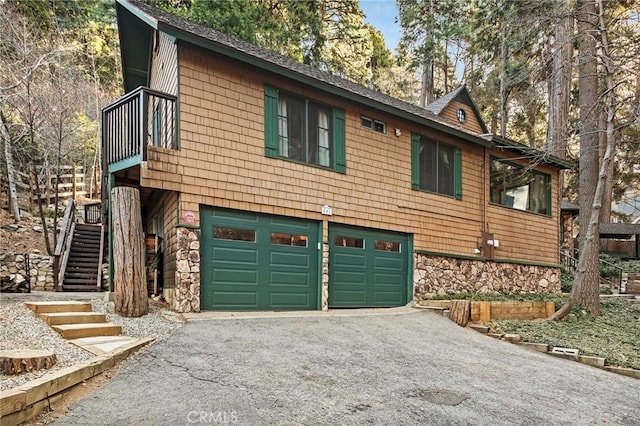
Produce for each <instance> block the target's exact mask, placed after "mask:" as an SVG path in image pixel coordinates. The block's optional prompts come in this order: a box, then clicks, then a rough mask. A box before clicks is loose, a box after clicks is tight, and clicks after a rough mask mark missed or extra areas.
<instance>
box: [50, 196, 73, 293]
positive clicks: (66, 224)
mask: <svg viewBox="0 0 640 426" xmlns="http://www.w3.org/2000/svg"><path fill="white" fill-rule="evenodd" d="M75 217H76V203H75V202H74V201H73V200H67V207H66V209H65V211H64V216H63V218H62V223H61V224H60V234H59V235H58V240H57V242H56V249H55V251H54V252H53V280H54V285H55V288H56V291H62V279H63V277H64V272H65V269H66V268H67V261H68V260H69V252H70V251H71V240H72V237H73V232H74V231H75V227H76V221H75Z"/></svg>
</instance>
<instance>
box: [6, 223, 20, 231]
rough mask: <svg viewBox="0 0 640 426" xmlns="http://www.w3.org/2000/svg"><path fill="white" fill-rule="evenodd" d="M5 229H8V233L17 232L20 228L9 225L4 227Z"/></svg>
mask: <svg viewBox="0 0 640 426" xmlns="http://www.w3.org/2000/svg"><path fill="white" fill-rule="evenodd" d="M4 227H5V228H6V229H8V230H9V231H17V230H18V229H19V228H20V227H19V226H18V225H16V224H13V223H10V224H8V225H5V226H4Z"/></svg>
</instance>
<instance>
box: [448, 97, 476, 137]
mask: <svg viewBox="0 0 640 426" xmlns="http://www.w3.org/2000/svg"><path fill="white" fill-rule="evenodd" d="M460 108H462V109H463V110H464V112H465V113H466V114H467V115H466V117H467V119H466V121H465V122H464V123H463V124H461V123H460V122H459V121H458V116H457V113H458V110H459V109H460ZM439 115H440V117H442V118H444V119H445V120H447V121H450V122H451V123H452V124H453V125H455V126H461V127H464V128H465V129H467V130H470V131H472V132H475V133H478V134H482V133H483V131H482V126H480V123H479V122H478V119H477V118H476V116H475V114H474V113H473V110H472V109H471V107H470V106H469V105H467V104H464V103H462V102H458V101H452V102H450V103H449V105H447V106H446V107H445V108H444V109H443V110H442V111H441V112H440V114H439Z"/></svg>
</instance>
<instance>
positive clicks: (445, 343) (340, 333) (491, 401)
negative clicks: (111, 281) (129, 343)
mask: <svg viewBox="0 0 640 426" xmlns="http://www.w3.org/2000/svg"><path fill="white" fill-rule="evenodd" d="M639 395H640V380H636V379H632V378H628V377H624V376H619V375H616V374H612V373H608V372H605V371H602V370H599V369H596V368H592V367H588V366H585V365H582V364H578V363H575V362H572V361H567V360H563V359H559V358H554V357H551V356H549V355H544V354H540V353H537V352H534V351H530V350H527V349H524V348H521V347H518V346H515V345H512V344H508V343H504V342H500V341H497V340H494V339H491V338H489V337H486V336H482V335H480V334H478V333H476V332H474V331H470V330H467V329H463V328H460V327H458V326H457V325H455V324H454V323H453V322H450V321H448V320H446V319H444V318H442V317H440V316H437V315H435V314H430V313H426V312H415V311H403V312H400V313H398V312H394V313H392V314H389V313H388V312H386V311H383V314H378V315H355V316H353V315H345V316H341V315H335V314H333V315H331V314H322V313H317V314H313V315H309V316H302V317H278V316H274V317H266V318H260V317H253V318H245V319H239V318H235V317H232V318H226V319H225V318H224V317H223V318H216V319H209V320H202V321H190V322H188V323H187V324H186V325H185V326H184V327H182V328H181V329H179V330H178V331H177V332H176V333H175V334H174V335H173V336H172V337H171V338H169V339H168V340H166V341H164V342H161V343H159V344H155V345H152V346H151V347H149V348H148V349H146V350H145V351H144V352H142V353H141V354H139V355H137V356H136V357H134V358H132V359H130V360H128V361H126V362H125V363H124V364H123V366H122V369H121V370H120V372H119V373H118V374H117V375H116V376H115V377H114V378H113V379H112V380H111V381H110V382H109V383H107V384H106V385H105V386H104V387H102V388H100V389H98V390H97V391H96V392H94V393H92V394H90V395H89V396H88V397H86V398H85V399H83V400H80V401H78V402H77V403H75V404H74V405H72V407H71V411H70V412H69V413H68V414H67V415H66V416H65V417H62V418H61V419H60V421H59V423H57V424H60V425H188V424H246V425H267V424H275V425H318V424H319V425H325V424H347V425H351V424H352V425H360V424H384V425H405V424H406V425H424V424H447V425H450V424H456V425H457V424H473V425H476V424H479V425H482V424H486V425H489V424H490V425H500V424H503V425H514V424H527V425H529V424H531V425H541V424H554V425H556V424H576V425H586V424H625V425H637V424H639V423H640V399H639V397H638V396H639Z"/></svg>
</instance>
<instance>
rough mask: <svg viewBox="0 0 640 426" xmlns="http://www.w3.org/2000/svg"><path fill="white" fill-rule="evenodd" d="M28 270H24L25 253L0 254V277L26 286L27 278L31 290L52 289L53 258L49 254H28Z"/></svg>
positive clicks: (20, 285)
mask: <svg viewBox="0 0 640 426" xmlns="http://www.w3.org/2000/svg"><path fill="white" fill-rule="evenodd" d="M29 268H30V270H29V272H27V270H26V262H25V255H24V254H19V253H4V254H0V279H3V281H4V280H6V278H7V277H8V279H9V282H11V283H15V284H16V285H17V286H19V287H26V282H27V279H28V280H29V282H30V283H31V290H46V291H54V290H55V288H54V283H53V259H52V258H51V257H50V256H43V255H38V254H29Z"/></svg>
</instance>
